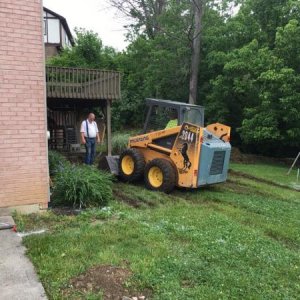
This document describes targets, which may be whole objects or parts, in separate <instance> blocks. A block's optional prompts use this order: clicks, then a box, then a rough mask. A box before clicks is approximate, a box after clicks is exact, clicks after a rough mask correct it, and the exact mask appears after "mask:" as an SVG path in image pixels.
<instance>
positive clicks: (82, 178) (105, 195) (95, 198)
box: [51, 164, 112, 208]
mask: <svg viewBox="0 0 300 300" xmlns="http://www.w3.org/2000/svg"><path fill="white" fill-rule="evenodd" d="M111 198H112V175H110V174H108V173H105V172H102V171H99V170H98V169H96V168H95V167H90V166H86V165H71V164H69V165H67V166H65V168H64V169H63V170H62V171H60V172H58V173H57V174H56V176H55V180H54V188H53V195H52V198H51V201H53V204H54V205H65V206H73V207H74V208H86V207H95V206H104V205H106V204H107V203H108V201H109V200H110V199H111Z"/></svg>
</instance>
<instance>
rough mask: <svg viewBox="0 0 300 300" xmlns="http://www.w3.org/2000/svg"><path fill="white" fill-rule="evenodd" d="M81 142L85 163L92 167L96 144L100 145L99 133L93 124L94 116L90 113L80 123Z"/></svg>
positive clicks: (94, 123)
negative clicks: (83, 147) (84, 152)
mask: <svg viewBox="0 0 300 300" xmlns="http://www.w3.org/2000/svg"><path fill="white" fill-rule="evenodd" d="M80 134H81V142H82V144H84V145H85V149H86V154H85V163H86V164H87V165H92V164H93V162H94V159H95V154H96V142H97V143H100V137H99V131H98V126H97V123H96V122H95V115H94V114H93V113H90V114H89V115H88V118H87V119H86V120H84V121H83V122H82V123H81V128H80Z"/></svg>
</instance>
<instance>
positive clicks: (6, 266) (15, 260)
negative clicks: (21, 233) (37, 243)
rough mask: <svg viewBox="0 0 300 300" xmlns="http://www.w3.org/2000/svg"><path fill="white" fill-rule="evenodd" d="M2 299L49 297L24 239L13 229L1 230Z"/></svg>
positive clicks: (0, 268) (0, 297)
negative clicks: (29, 256) (24, 243)
mask: <svg viewBox="0 0 300 300" xmlns="http://www.w3.org/2000/svg"><path fill="white" fill-rule="evenodd" d="M6 220H8V221H11V220H10V219H8V218H7V219H6ZM0 299H9V300H39V299H47V297H46V294H45V290H44V288H43V286H42V284H41V283H40V282H39V280H38V278H37V275H36V273H35V270H34V267H33V265H32V263H31V262H30V260H29V259H28V258H27V257H26V256H25V247H24V246H23V245H22V239H21V238H20V237H18V236H17V234H16V233H15V232H13V231H12V230H0Z"/></svg>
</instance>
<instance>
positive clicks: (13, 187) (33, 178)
mask: <svg viewBox="0 0 300 300" xmlns="http://www.w3.org/2000/svg"><path fill="white" fill-rule="evenodd" d="M42 9H43V8H42V4H41V1H40V0H34V1H32V0H24V1H22V5H20V1H17V0H5V1H3V0H1V1H0V136H1V143H0V208H6V207H13V208H15V207H18V208H19V209H21V208H22V207H24V206H25V207H26V209H27V210H37V209H39V208H46V207H47V204H48V199H49V186H48V181H49V180H48V159H47V136H46V129H47V125H46V120H47V117H46V94H45V64H44V43H43V23H42V15H43V14H42ZM25 39H26V42H25V41H24V40H25ZM2 211H3V209H2Z"/></svg>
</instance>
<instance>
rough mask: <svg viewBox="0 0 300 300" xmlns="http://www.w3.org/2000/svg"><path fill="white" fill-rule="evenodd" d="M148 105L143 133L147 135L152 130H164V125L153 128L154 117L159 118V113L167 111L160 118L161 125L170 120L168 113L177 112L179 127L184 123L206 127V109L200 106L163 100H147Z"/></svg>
mask: <svg viewBox="0 0 300 300" xmlns="http://www.w3.org/2000/svg"><path fill="white" fill-rule="evenodd" d="M146 105H147V106H148V112H147V116H146V120H145V124H144V128H143V132H142V133H147V132H149V131H151V130H158V129H164V126H163V125H162V124H159V125H158V127H159V126H160V127H161V128H151V125H153V121H152V119H153V117H158V114H159V113H158V111H166V112H167V113H164V115H163V114H162V115H161V116H160V119H161V123H162V122H164V123H165V124H166V123H167V122H168V121H169V120H168V116H167V114H168V112H169V113H170V112H171V111H173V112H176V114H177V125H178V126H179V125H181V124H183V123H184V122H188V123H192V124H194V125H199V126H201V127H204V107H203V106H199V105H193V104H188V103H184V102H177V101H171V100H162V99H152V98H147V99H146Z"/></svg>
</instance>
